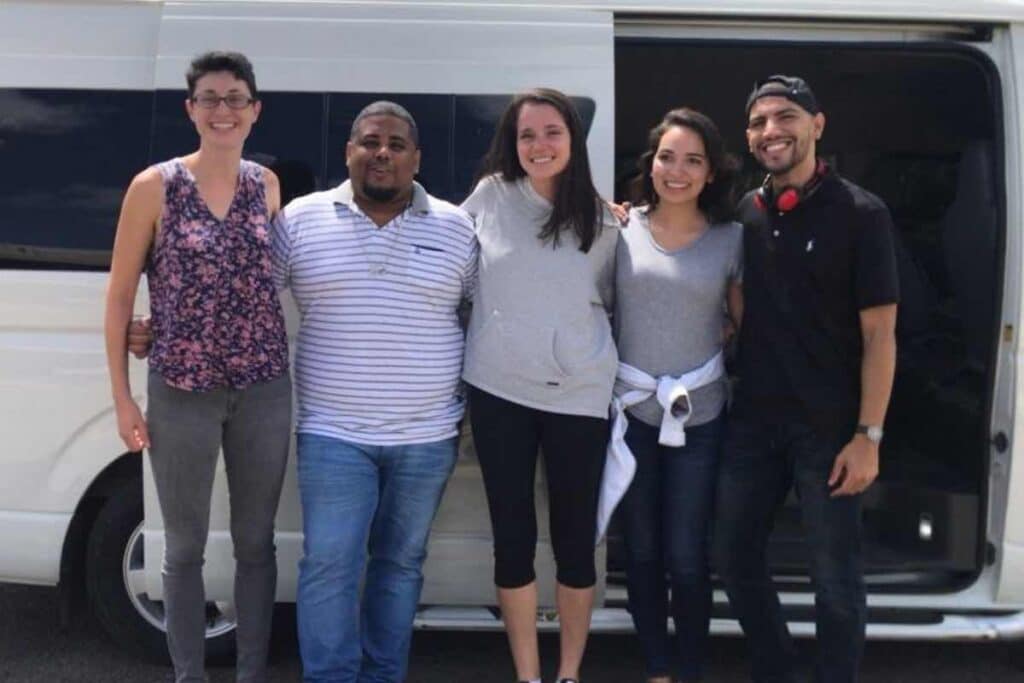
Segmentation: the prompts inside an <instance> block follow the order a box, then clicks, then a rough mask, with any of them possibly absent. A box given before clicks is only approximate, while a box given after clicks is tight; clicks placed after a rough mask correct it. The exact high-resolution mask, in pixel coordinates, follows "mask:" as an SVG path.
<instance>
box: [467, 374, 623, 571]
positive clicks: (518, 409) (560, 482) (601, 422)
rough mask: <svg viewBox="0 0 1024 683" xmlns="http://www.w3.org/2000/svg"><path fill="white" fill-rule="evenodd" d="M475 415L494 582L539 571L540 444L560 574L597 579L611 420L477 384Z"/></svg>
mask: <svg viewBox="0 0 1024 683" xmlns="http://www.w3.org/2000/svg"><path fill="white" fill-rule="evenodd" d="M470 423H471V425H472V427H473V441H474V443H475V444H476V452H477V457H478V458H479V459H480V469H481V470H482V471H483V476H484V487H485V488H486V490H487V506H488V508H489V509H490V513H491V528H492V530H493V532H494V583H495V584H496V585H497V586H498V587H499V588H520V587H522V586H525V585H527V584H529V583H531V582H532V581H533V580H534V579H535V578H536V574H534V571H533V559H534V554H535V552H536V548H537V515H536V511H535V509H534V501H533V491H534V479H535V476H536V469H537V449H538V447H540V448H542V449H543V451H544V464H545V469H546V471H547V480H548V499H549V501H550V506H551V543H552V546H553V547H554V551H555V563H556V565H557V567H558V572H557V578H558V582H559V583H561V584H562V585H565V586H569V587H570V588H589V587H591V586H593V585H594V583H595V582H596V580H597V576H596V574H595V572H594V535H595V533H596V531H597V528H596V527H597V495H598V488H599V486H600V483H601V473H602V471H603V470H604V460H605V449H606V448H607V445H608V420H607V419H603V418H596V417H586V416H581V415H566V414H562V413H550V412H547V411H543V410H536V409H534V408H528V407H526V406H522V405H519V404H518V403H513V402H511V401H506V400H505V399H502V398H498V397H497V396H494V395H493V394H489V393H487V392H486V391H482V390H480V389H477V388H476V387H470Z"/></svg>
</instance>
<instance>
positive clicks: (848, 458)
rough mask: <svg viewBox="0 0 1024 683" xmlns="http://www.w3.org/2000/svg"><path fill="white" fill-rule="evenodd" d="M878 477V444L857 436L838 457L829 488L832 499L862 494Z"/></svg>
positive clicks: (833, 466)
mask: <svg viewBox="0 0 1024 683" xmlns="http://www.w3.org/2000/svg"><path fill="white" fill-rule="evenodd" d="M877 477H878V444H876V443H874V442H872V441H870V440H869V439H867V438H866V437H864V436H861V435H857V436H854V437H853V439H851V440H850V442H849V443H847V444H846V446H844V447H843V450H841V451H840V452H839V455H837V456H836V460H835V463H834V464H833V465H832V472H831V474H829V477H828V486H829V488H830V489H832V494H831V495H832V497H833V498H835V497H837V496H853V495H856V494H858V493H862V492H863V491H864V490H865V489H867V487H869V486H871V483H872V482H873V481H874V480H875V479H876V478H877Z"/></svg>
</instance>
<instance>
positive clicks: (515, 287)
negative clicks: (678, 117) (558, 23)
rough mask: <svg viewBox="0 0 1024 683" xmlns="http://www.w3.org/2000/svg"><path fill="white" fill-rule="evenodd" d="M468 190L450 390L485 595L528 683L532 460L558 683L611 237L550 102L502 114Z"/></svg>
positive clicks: (586, 503)
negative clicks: (541, 503)
mask: <svg viewBox="0 0 1024 683" xmlns="http://www.w3.org/2000/svg"><path fill="white" fill-rule="evenodd" d="M482 176H483V178H482V180H480V181H479V183H478V184H477V186H476V189H475V190H474V191H473V193H472V194H471V195H470V197H469V198H468V199H467V200H466V201H465V203H464V204H463V205H462V208H463V209H465V210H466V211H467V212H468V213H469V214H471V215H472V216H473V217H474V219H475V221H476V230H477V237H478V239H479V241H480V271H479V285H478V288H477V291H476V295H475V298H474V305H473V313H472V317H471V319H470V324H469V334H468V339H467V346H466V360H465V367H464V370H463V378H464V379H465V380H466V382H467V383H468V384H469V386H470V402H471V403H470V416H471V424H472V428H473V438H474V441H475V443H476V449H477V454H478V457H479V459H480V466H481V469H482V471H483V477H484V485H485V487H486V490H487V498H488V506H489V509H490V515H491V525H492V528H493V531H494V555H495V577H494V580H495V584H496V585H497V588H498V601H499V603H500V606H501V613H502V617H503V619H504V621H505V629H506V631H507V633H508V638H509V645H510V648H511V650H512V657H513V659H514V661H515V667H516V673H517V675H518V677H519V679H520V680H521V681H526V682H527V683H537V682H538V681H539V680H540V662H539V655H538V648H537V628H536V616H537V587H536V583H535V578H536V577H535V574H534V569H533V560H534V553H535V549H536V544H537V521H536V515H535V511H534V500H533V491H534V477H535V471H536V464H537V451H538V448H543V450H544V463H545V468H546V471H547V481H548V488H549V499H550V504H551V541H552V545H553V547H554V554H555V561H556V564H557V581H558V585H557V589H556V596H557V598H556V600H557V606H558V612H559V618H560V623H561V657H560V663H559V672H558V678H559V681H562V682H563V683H566V682H574V681H576V680H577V679H578V676H579V666H580V661H581V659H582V657H583V650H584V647H585V645H586V640H587V632H588V629H589V624H590V612H591V606H592V603H593V596H594V584H595V582H596V572H595V569H594V536H595V527H596V510H597V498H598V487H599V484H600V480H601V472H602V469H603V466H604V459H605V448H606V446H607V442H608V405H609V402H610V400H611V395H612V386H613V383H614V380H615V372H616V367H617V363H618V357H617V355H616V351H615V344H614V342H613V341H612V331H611V326H610V324H609V321H608V314H609V312H610V311H611V310H612V307H613V300H612V299H613V291H614V287H613V277H614V269H615V248H616V242H617V240H618V232H619V231H618V224H617V222H616V221H615V219H614V218H613V217H612V216H611V215H610V214H608V213H607V211H606V209H605V207H604V203H603V202H602V201H601V198H600V197H599V196H598V194H597V190H596V189H595V188H594V184H593V181H592V179H591V174H590V165H589V162H588V158H587V148H586V131H585V129H584V127H583V124H582V121H581V119H580V116H579V114H578V113H577V111H576V109H575V107H573V105H572V103H571V102H570V101H569V99H568V98H567V97H566V96H565V95H563V94H562V93H560V92H558V91H555V90H549V89H543V88H540V89H536V90H531V91H529V92H526V93H523V94H521V95H518V96H516V97H515V98H514V99H513V100H512V102H511V103H510V104H509V106H508V108H507V109H506V110H505V113H504V114H503V116H502V118H501V120H500V122H499V124H498V129H497V131H496V133H495V137H494V140H493V142H492V145H491V149H490V152H489V153H488V155H487V157H486V159H485V163H484V171H483V174H482Z"/></svg>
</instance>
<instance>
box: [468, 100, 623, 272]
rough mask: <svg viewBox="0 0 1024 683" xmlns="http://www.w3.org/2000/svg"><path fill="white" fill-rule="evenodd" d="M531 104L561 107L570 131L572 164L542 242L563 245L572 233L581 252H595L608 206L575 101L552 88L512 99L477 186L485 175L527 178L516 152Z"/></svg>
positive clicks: (561, 181)
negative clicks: (565, 232)
mask: <svg viewBox="0 0 1024 683" xmlns="http://www.w3.org/2000/svg"><path fill="white" fill-rule="evenodd" d="M527 102H531V103H533V104H547V105H550V106H552V107H554V108H555V110H556V111H557V112H558V113H559V114H560V115H561V117H562V120H563V121H565V126H566V128H567V129H568V130H569V141H570V142H569V164H568V166H566V167H565V170H564V171H562V173H561V175H560V176H559V178H558V189H557V190H556V191H555V199H554V208H553V209H552V210H551V216H550V217H549V218H548V221H547V223H545V224H544V227H542V228H541V231H540V233H539V234H538V235H537V236H538V237H539V238H540V239H541V240H544V241H545V242H546V241H549V240H550V241H551V243H552V245H553V246H558V238H559V235H560V233H561V232H562V231H563V230H571V231H572V232H573V233H575V234H576V237H577V238H578V239H579V242H580V251H582V252H584V253H586V252H588V251H590V247H591V245H592V244H593V243H594V239H595V238H596V237H597V231H598V219H599V217H600V212H601V211H603V208H602V207H603V203H602V201H601V197H600V195H598V194H597V189H595V188H594V181H593V179H592V178H591V175H590V160H589V157H588V156H587V139H586V137H587V136H586V131H585V130H584V127H583V120H582V119H581V118H580V115H579V112H577V111H576V107H574V106H573V104H572V102H570V101H569V98H568V97H566V96H565V95H564V94H563V93H561V92H559V91H557V90H553V89H551V88H534V89H532V90H528V91H526V92H523V93H520V94H518V95H516V96H515V97H513V98H512V101H511V102H509V105H508V107H506V108H505V111H504V113H503V114H502V115H501V119H500V120H499V121H498V127H497V128H496V129H495V131H494V138H493V139H492V140H491V148H490V150H488V152H487V156H485V157H484V161H483V164H482V166H481V170H480V173H479V175H478V176H477V181H479V180H480V179H481V178H483V177H484V176H488V175H492V174H495V173H500V174H501V176H502V178H503V179H504V180H507V181H514V180H518V179H520V178H522V177H524V176H526V171H525V170H524V169H523V166H522V164H520V163H519V153H518V152H517V150H516V137H517V136H516V133H517V128H518V124H519V110H520V109H522V106H523V105H524V104H526V103H527Z"/></svg>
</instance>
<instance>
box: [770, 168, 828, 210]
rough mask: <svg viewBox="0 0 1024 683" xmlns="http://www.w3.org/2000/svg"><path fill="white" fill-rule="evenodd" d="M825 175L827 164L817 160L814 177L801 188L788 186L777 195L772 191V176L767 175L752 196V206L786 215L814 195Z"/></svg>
mask: <svg viewBox="0 0 1024 683" xmlns="http://www.w3.org/2000/svg"><path fill="white" fill-rule="evenodd" d="M826 173H828V164H826V163H825V161H824V160H823V159H818V163H817V164H815V166H814V175H813V176H811V179H810V180H808V181H807V183H806V184H805V185H804V186H803V187H793V186H792V185H788V186H786V187H784V188H782V190H780V191H779V193H778V195H776V194H775V193H774V192H773V191H772V176H771V174H770V173H769V174H768V175H766V176H765V178H764V182H763V183H761V187H759V188H757V192H756V193H755V194H754V206H756V207H757V208H759V209H761V211H767V210H768V209H769V208H772V209H775V210H776V211H778V212H779V213H788V212H790V211H792V210H793V209H795V208H796V207H798V206H800V204H801V203H802V202H803V201H804V200H806V199H807V198H808V197H810V196H811V195H812V194H814V191H815V190H817V189H818V186H819V185H821V181H822V179H823V178H824V177H825V174H826Z"/></svg>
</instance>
